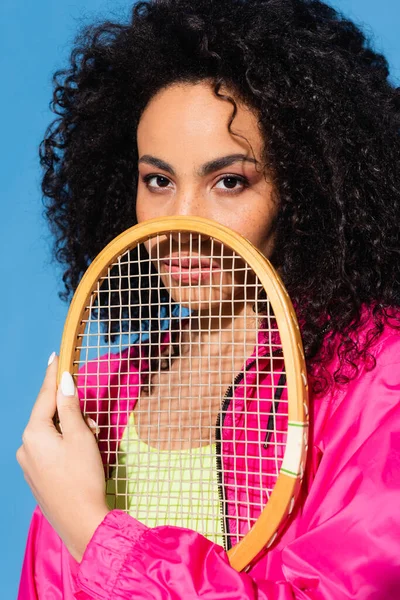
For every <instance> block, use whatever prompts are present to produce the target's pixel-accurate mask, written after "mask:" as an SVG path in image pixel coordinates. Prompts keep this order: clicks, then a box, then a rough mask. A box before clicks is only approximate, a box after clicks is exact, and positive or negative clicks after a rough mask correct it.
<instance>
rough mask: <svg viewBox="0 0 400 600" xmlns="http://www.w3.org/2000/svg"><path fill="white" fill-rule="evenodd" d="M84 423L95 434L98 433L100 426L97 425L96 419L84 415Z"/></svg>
mask: <svg viewBox="0 0 400 600" xmlns="http://www.w3.org/2000/svg"><path fill="white" fill-rule="evenodd" d="M86 423H87V424H88V425H89V428H90V430H91V431H92V432H93V433H94V434H95V435H98V434H99V433H100V427H99V426H98V424H97V423H96V421H94V420H93V419H92V418H91V417H86Z"/></svg>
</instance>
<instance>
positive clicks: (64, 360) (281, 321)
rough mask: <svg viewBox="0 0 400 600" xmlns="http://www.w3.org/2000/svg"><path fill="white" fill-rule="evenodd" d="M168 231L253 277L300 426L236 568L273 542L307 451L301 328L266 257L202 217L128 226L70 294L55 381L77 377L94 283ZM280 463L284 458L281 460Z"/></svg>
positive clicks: (236, 550)
mask: <svg viewBox="0 0 400 600" xmlns="http://www.w3.org/2000/svg"><path fill="white" fill-rule="evenodd" d="M171 231H176V232H178V231H180V232H195V233H198V234H200V235H204V236H207V237H211V238H215V239H216V240H218V241H219V242H222V243H223V244H225V245H227V246H228V247H230V248H231V249H232V250H234V251H235V252H236V253H237V254H239V255H240V256H241V257H242V258H243V259H244V260H245V261H246V262H247V263H248V264H249V265H250V267H251V268H252V269H253V271H254V272H255V273H256V275H257V276H258V278H259V280H260V283H261V284H262V286H263V287H264V289H265V291H266V293H267V296H268V298H269V300H270V302H271V304H272V307H273V310H274V314H275V317H276V320H277V323H278V327H279V333H280V338H281V343H282V348H283V354H284V360H285V365H286V378H287V387H288V415H289V423H292V424H294V425H295V426H296V427H300V428H301V431H302V435H301V436H300V438H299V437H298V436H297V439H296V443H295V446H296V448H295V452H296V453H297V454H298V456H297V457H296V460H295V463H296V466H298V467H299V468H298V471H299V472H298V474H297V475H294V474H287V473H284V472H282V470H281V472H280V473H279V475H278V478H277V481H276V483H275V487H274V489H273V491H272V493H271V495H270V498H269V500H268V503H267V504H266V506H265V508H264V510H263V512H262V513H261V515H260V517H259V518H258V519H257V521H256V523H255V524H254V525H253V527H252V528H251V529H250V530H249V531H248V533H247V534H246V535H245V536H244V537H243V538H242V539H241V540H240V541H239V542H238V543H237V544H236V545H235V546H233V547H232V548H231V549H230V550H229V551H228V557H229V561H230V564H231V566H232V567H233V568H235V569H236V570H237V571H241V570H243V569H245V568H246V567H247V566H248V565H249V563H250V562H251V561H252V560H253V559H254V558H255V557H256V556H257V555H258V554H259V553H260V552H261V551H262V550H263V549H265V548H266V547H269V546H271V545H272V543H273V542H274V541H275V539H276V536H277V534H278V533H279V526H280V525H281V523H284V522H285V517H286V516H287V515H288V514H290V512H291V511H292V510H293V506H294V503H295V499H296V497H297V495H298V493H299V489H300V486H301V480H302V475H303V472H304V468H305V461H306V452H307V425H308V386H307V376H306V366H305V360H304V352H303V346H302V342H301V336H300V330H299V326H298V323H297V318H296V314H295V312H294V309H293V305H292V303H291V301H290V298H289V295H288V293H287V291H286V290H285V288H284V286H283V283H282V281H281V279H280V277H279V276H278V274H277V273H276V271H275V270H274V268H273V267H272V265H271V263H270V262H269V261H268V259H266V258H265V256H263V255H262V254H261V252H260V251H259V250H257V248H255V247H254V246H253V245H252V244H251V243H250V242H249V241H248V240H246V239H245V238H243V237H242V236H241V235H239V234H237V233H235V232H233V231H232V230H230V229H228V228H227V227H224V226H223V225H220V224H219V223H216V222H214V221H210V220H208V219H203V218H201V217H182V216H176V217H164V218H161V219H159V218H156V219H150V220H148V221H144V222H143V223H140V224H138V225H135V226H133V227H131V228H130V229H127V230H126V231H125V232H123V233H121V234H120V235H119V236H117V237H116V238H115V239H114V240H112V241H111V242H110V243H109V244H108V245H107V246H106V247H105V248H104V249H103V250H102V251H101V252H100V253H99V254H98V256H97V257H96V258H95V259H94V260H93V262H92V263H91V264H90V265H89V267H88V269H87V271H86V272H85V274H84V276H83V277H82V280H81V282H80V284H79V286H78V288H77V290H76V292H75V294H74V297H73V299H72V302H71V305H70V308H69V311H68V315H67V318H66V322H65V326H64V330H63V335H62V340H61V350H60V358H59V368H58V380H59V381H60V378H61V374H62V373H63V372H64V371H69V372H70V373H72V374H73V375H74V376H76V373H77V365H78V363H79V351H78V350H77V349H76V345H77V344H76V341H77V340H78V339H79V337H80V336H82V335H83V333H84V329H85V325H86V320H87V318H88V317H89V314H88V313H89V309H88V308H87V306H88V302H89V299H90V297H91V295H92V294H93V291H94V290H93V286H94V285H97V282H98V281H99V279H100V278H101V277H103V276H104V275H105V274H106V272H107V270H108V268H109V266H110V265H111V264H112V263H113V262H115V260H116V259H117V257H118V256H121V255H122V254H124V253H125V252H126V251H127V250H129V249H132V248H134V247H135V246H136V245H137V244H139V243H141V242H144V241H146V240H147V239H148V238H150V237H152V236H154V235H157V234H159V235H162V234H165V233H170V232H171ZM288 446H289V444H287V446H286V451H285V458H286V452H287V451H288ZM292 450H293V447H291V448H289V451H292ZM283 462H284V463H285V459H284V461H283Z"/></svg>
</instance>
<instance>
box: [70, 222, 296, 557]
mask: <svg viewBox="0 0 400 600" xmlns="http://www.w3.org/2000/svg"><path fill="white" fill-rule="evenodd" d="M86 314H87V316H86V317H85V318H84V323H85V330H84V333H83V334H82V335H81V336H80V338H79V339H78V344H77V350H78V351H79V353H80V358H79V361H77V365H76V366H77V368H78V369H79V371H80V373H81V375H80V376H79V378H78V382H80V385H79V383H78V387H80V394H81V397H82V398H83V409H84V412H86V413H88V414H90V416H92V418H94V419H95V420H96V421H97V422H98V423H99V427H100V434H99V440H100V447H101V450H102V452H103V455H105V456H107V457H108V463H107V468H106V475H107V477H108V484H107V492H108V502H109V505H110V507H111V508H122V509H123V510H126V511H128V512H129V513H130V514H132V515H133V516H135V517H136V518H138V519H139V520H142V521H143V522H145V523H146V524H148V525H149V526H154V525H162V524H170V525H179V526H183V527H189V528H192V529H196V530H197V531H199V532H200V533H203V534H204V535H206V536H207V537H209V538H210V539H212V540H213V541H217V542H219V543H223V544H224V545H225V547H227V546H228V545H229V543H231V542H232V540H234V541H235V542H236V541H238V539H240V538H241V537H243V535H244V534H245V533H246V532H247V531H248V530H249V528H250V527H251V526H252V524H253V523H254V521H255V520H256V519H257V518H258V516H259V514H260V513H261V511H262V509H263V508H264V506H265V504H266V502H267V501H268V498H269V496H270V494H271V492H272V489H273V487H274V485H275V481H276V478H277V476H278V473H279V469H280V466H281V463H282V458H283V454H284V450H285V445H286V434H287V420H288V417H287V415H288V402H287V395H286V381H285V379H284V377H282V376H284V371H285V367H284V362H283V359H282V356H281V354H282V347H281V343H280V339H279V331H278V328H277V325H276V321H275V316H274V314H273V310H272V307H271V305H270V303H269V301H268V298H267V297H266V294H265V290H264V289H263V287H262V286H261V285H260V283H259V281H258V279H257V277H256V276H255V274H254V272H253V271H252V269H251V268H250V267H249V266H248V265H247V264H246V263H245V262H244V261H243V259H242V258H241V257H240V256H238V255H236V254H235V253H234V252H233V251H232V250H231V249H230V248H228V247H226V246H225V245H223V244H221V243H220V242H216V241H214V240H213V239H212V238H211V239H205V238H204V236H201V235H198V234H190V235H189V234H181V233H180V232H175V233H174V234H173V235H163V236H154V237H153V238H151V239H149V240H148V241H146V242H145V243H143V244H139V245H138V246H137V247H136V248H135V249H134V250H129V251H127V252H125V253H124V254H123V255H122V256H120V257H119V258H118V259H117V260H116V261H115V263H114V264H112V265H111V266H110V267H109V269H108V271H107V273H106V274H104V275H103V276H102V278H101V279H100V280H99V281H98V284H97V289H96V290H95V291H94V293H93V294H92V297H91V299H90V302H89V304H88V306H87V312H86ZM250 357H251V358H250ZM89 373H90V375H89ZM238 374H239V375H238ZM277 398H279V401H277Z"/></svg>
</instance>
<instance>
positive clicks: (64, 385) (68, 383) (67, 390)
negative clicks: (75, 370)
mask: <svg viewBox="0 0 400 600" xmlns="http://www.w3.org/2000/svg"><path fill="white" fill-rule="evenodd" d="M61 391H62V393H63V394H64V396H75V383H74V380H73V379H72V375H71V373H68V371H64V373H63V374H62V375H61Z"/></svg>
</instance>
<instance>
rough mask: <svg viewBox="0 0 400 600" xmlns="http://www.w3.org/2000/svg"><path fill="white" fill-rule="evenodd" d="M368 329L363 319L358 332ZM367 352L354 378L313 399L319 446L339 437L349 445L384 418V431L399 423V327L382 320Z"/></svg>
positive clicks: (399, 425) (364, 336) (365, 435)
mask: <svg viewBox="0 0 400 600" xmlns="http://www.w3.org/2000/svg"><path fill="white" fill-rule="evenodd" d="M370 331H371V323H369V322H365V323H364V325H363V327H362V328H361V329H360V330H359V331H358V335H359V336H360V337H361V338H364V339H366V336H368V335H369V332H370ZM368 353H369V355H370V358H369V359H367V360H366V361H365V362H364V363H363V364H361V365H360V366H359V369H358V374H357V376H356V377H355V378H353V379H351V380H350V381H349V382H348V383H346V384H343V385H341V384H334V386H333V388H332V389H331V390H330V391H329V393H328V394H327V395H326V396H324V397H322V398H318V397H316V398H315V399H313V402H314V403H315V407H314V409H315V417H316V432H315V433H316V435H317V438H318V441H319V443H320V444H321V446H322V447H325V448H326V447H327V446H328V445H330V444H331V443H332V442H334V441H335V440H336V441H339V440H340V439H341V438H343V437H345V438H347V439H348V440H349V444H350V445H353V444H359V443H362V440H366V439H367V438H368V437H369V436H371V435H372V433H373V432H374V431H375V430H376V429H377V428H379V427H381V426H382V424H383V423H384V422H385V423H386V432H387V433H389V432H390V431H393V430H394V428H396V427H400V330H399V329H396V328H394V327H392V326H391V325H390V324H386V325H385V326H384V328H383V331H382V332H381V333H380V335H379V336H378V337H376V338H375V339H374V341H373V343H371V345H370V347H369V350H368ZM334 368H335V366H334V365H333V367H332V371H334Z"/></svg>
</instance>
